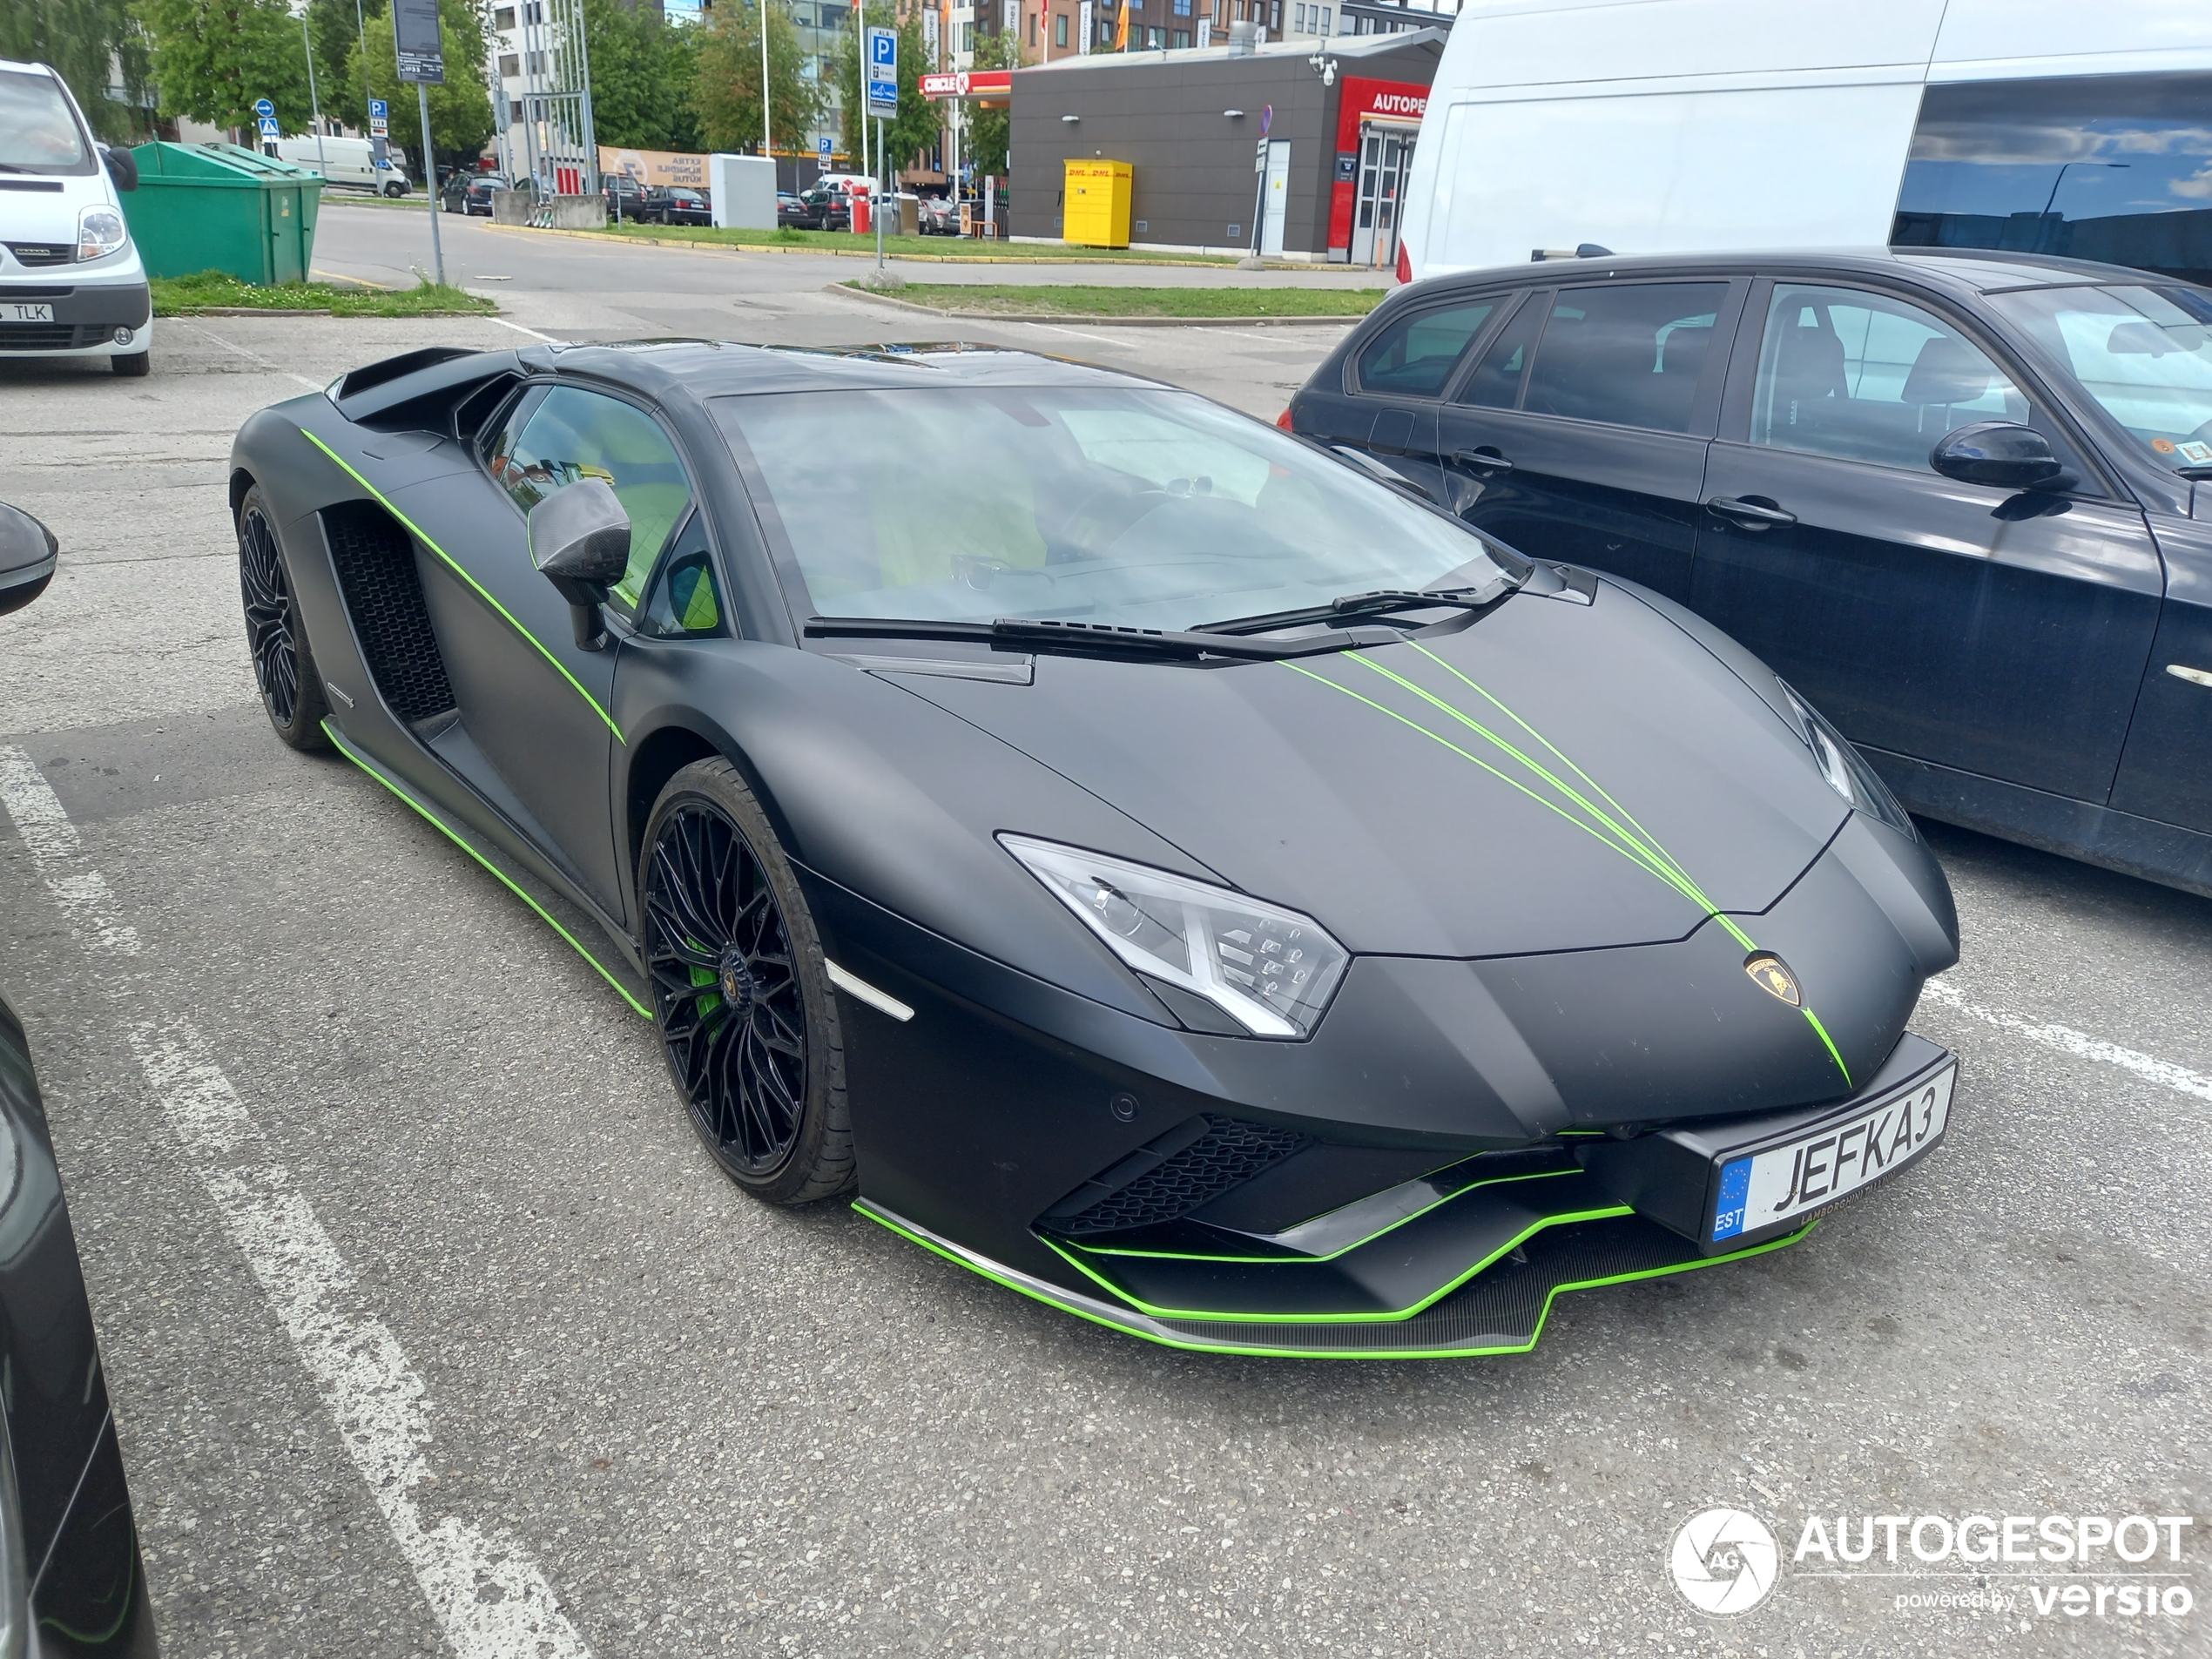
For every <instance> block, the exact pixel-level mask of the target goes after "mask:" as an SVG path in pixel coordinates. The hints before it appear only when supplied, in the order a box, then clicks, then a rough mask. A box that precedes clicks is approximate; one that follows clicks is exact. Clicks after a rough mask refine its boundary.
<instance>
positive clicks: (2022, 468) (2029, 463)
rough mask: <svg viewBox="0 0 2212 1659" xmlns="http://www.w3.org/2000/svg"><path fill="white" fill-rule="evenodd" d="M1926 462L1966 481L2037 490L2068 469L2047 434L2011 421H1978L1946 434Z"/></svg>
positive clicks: (1950, 475) (1940, 470)
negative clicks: (2054, 450)
mask: <svg viewBox="0 0 2212 1659" xmlns="http://www.w3.org/2000/svg"><path fill="white" fill-rule="evenodd" d="M1928 465H1929V466H1931V467H1932V468H1934V469H1935V470H1936V471H1937V472H1939V473H1940V474H1942V475H1943V476H1945V477H1946V478H1955V479H1957V480H1958V481H1959V482H1960V483H1962V484H1993V485H1995V486H1996V487H1997V488H1998V489H2036V488H2038V487H2039V486H2041V485H2045V484H2050V483H2054V482H2056V481H2057V480H2058V479H2059V478H2060V477H2061V476H2063V475H2064V474H2065V471H2066V469H2065V468H2064V467H2063V466H2062V465H2060V462H2059V458H2058V456H2057V455H2056V454H2054V452H2053V450H2052V448H2051V441H2050V440H2049V439H2048V438H2047V437H2045V436H2044V435H2042V434H2041V433H2040V432H2038V431H2037V430H2036V429H2035V428H2033V427H2029V426H2021V425H2019V424H2018V423H2017V422H2014V421H1975V422H1974V423H1973V425H1972V426H1962V427H1960V428H1959V429H1958V430H1957V431H1955V432H1952V433H1949V434H1947V435H1945V436H1944V437H1943V438H1942V439H1941V440H1940V441H1939V442H1938V443H1937V444H1936V447H1935V448H1933V449H1932V450H1930V451H1929V452H1928Z"/></svg>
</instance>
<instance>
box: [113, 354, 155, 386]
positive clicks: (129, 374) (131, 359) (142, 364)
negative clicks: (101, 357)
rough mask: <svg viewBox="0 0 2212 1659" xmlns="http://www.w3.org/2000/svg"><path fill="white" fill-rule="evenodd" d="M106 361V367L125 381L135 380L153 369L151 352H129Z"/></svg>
mask: <svg viewBox="0 0 2212 1659" xmlns="http://www.w3.org/2000/svg"><path fill="white" fill-rule="evenodd" d="M107 361H108V367H109V368H112V369H113V370H114V371H115V372H116V373H117V374H120V375H122V376H123V378H124V379H125V380H136V379H138V376H139V375H141V374H145V373H146V372H147V371H149V370H150V369H152V368H153V354H152V352H151V351H134V352H130V353H127V354H124V355H122V356H119V357H111V358H109V359H108V360H107Z"/></svg>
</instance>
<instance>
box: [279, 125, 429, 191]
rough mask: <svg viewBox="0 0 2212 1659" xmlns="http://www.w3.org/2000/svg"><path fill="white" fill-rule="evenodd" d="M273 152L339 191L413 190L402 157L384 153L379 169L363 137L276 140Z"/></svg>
mask: <svg viewBox="0 0 2212 1659" xmlns="http://www.w3.org/2000/svg"><path fill="white" fill-rule="evenodd" d="M276 152H277V159H278V160H280V161H288V162H290V163H292V165H293V166H295V167H313V168H314V170H315V171H316V172H319V173H320V174H321V175H322V176H323V179H324V182H325V183H327V184H331V185H337V186H339V187H341V189H347V190H369V191H374V192H376V193H377V194H378V195H380V196H404V195H406V194H407V193H408V191H410V190H412V189H413V188H414V187H415V185H414V183H413V181H412V180H411V179H408V176H407V158H406V157H405V156H404V155H403V154H402V153H401V152H398V151H396V150H393V151H388V152H387V154H388V162H387V165H384V166H383V167H381V168H380V167H378V166H377V165H376V156H375V151H374V148H373V147H372V146H371V145H370V143H369V141H368V139H367V138H316V137H315V136H314V134H313V133H309V134H308V135H307V137H306V138H279V139H278V140H277V141H276Z"/></svg>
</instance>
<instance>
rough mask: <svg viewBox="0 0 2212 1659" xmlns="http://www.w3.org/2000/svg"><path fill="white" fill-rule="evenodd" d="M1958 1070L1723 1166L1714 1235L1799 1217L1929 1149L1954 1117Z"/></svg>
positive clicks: (1758, 1229)
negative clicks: (1952, 1092) (1952, 1105)
mask: <svg viewBox="0 0 2212 1659" xmlns="http://www.w3.org/2000/svg"><path fill="white" fill-rule="evenodd" d="M1958 1079H1959V1068H1958V1067H1957V1066H1956V1065H1955V1064H1954V1065H1949V1066H1946V1067H1945V1068H1944V1069H1942V1070H1940V1071H1939V1072H1937V1073H1936V1074H1935V1075H1934V1076H1931V1077H1927V1078H1924V1079H1922V1080H1921V1081H1920V1082H1918V1083H1916V1084H1915V1085H1914V1086H1913V1087H1912V1089H1910V1090H1908V1091H1907V1092H1905V1094H1902V1095H1896V1096H1892V1097H1891V1098H1890V1099H1888V1100H1885V1101H1884V1102H1882V1103H1880V1104H1879V1105H1875V1106H1869V1107H1868V1108H1866V1109H1865V1110H1864V1111H1862V1112H1859V1113H1858V1114H1857V1115H1856V1116H1852V1117H1850V1118H1847V1119H1845V1120H1844V1122H1843V1123H1831V1124H1827V1125H1824V1126H1823V1127H1822V1128H1820V1129H1818V1130H1812V1131H1810V1132H1808V1133H1807V1134H1805V1135H1804V1136H1799V1137H1798V1138H1797V1139H1796V1140H1794V1141H1788V1142H1785V1143H1783V1144H1782V1145H1780V1146H1775V1147H1769V1148H1768V1149H1767V1150H1765V1151H1764V1152H1757V1153H1754V1154H1752V1155H1751V1156H1750V1157H1740V1158H1736V1159H1733V1160H1732V1161H1730V1163H1728V1164H1727V1165H1725V1166H1724V1167H1723V1169H1722V1170H1721V1181H1720V1197H1719V1199H1718V1201H1717V1202H1716V1204H1715V1205H1714V1209H1713V1238H1715V1240H1716V1241H1717V1240H1719V1239H1723V1238H1735V1237H1737V1235H1738V1234H1740V1233H1751V1232H1764V1231H1766V1230H1767V1229H1769V1228H1770V1227H1773V1226H1776V1225H1777V1224H1784V1223H1788V1222H1794V1221H1798V1220H1801V1219H1803V1218H1804V1217H1807V1216H1810V1215H1811V1213H1812V1212H1813V1211H1816V1210H1819V1209H1821V1208H1823V1207H1824V1206H1826V1205H1828V1204H1833V1203H1835V1202H1836V1200H1837V1199H1838V1198H1842V1197H1848V1196H1849V1195H1850V1194H1851V1193H1853V1192H1856V1191H1857V1190H1858V1189H1859V1188H1861V1187H1863V1186H1865V1184H1867V1183H1868V1182H1870V1181H1878V1180H1880V1179H1881V1178H1882V1177H1884V1176H1885V1175H1888V1174H1889V1173H1890V1172H1891V1171H1892V1170H1898V1169H1901V1168H1903V1167H1904V1166H1905V1164H1908V1163H1912V1162H1913V1161H1914V1160H1915V1159H1917V1158H1919V1157H1921V1156H1922V1155H1923V1154H1925V1152H1926V1151H1927V1150H1929V1148H1931V1147H1932V1146H1933V1145H1935V1143H1937V1142H1938V1141H1939V1140H1941V1139H1942V1138H1943V1131H1944V1126H1945V1125H1946V1123H1949V1122H1950V1120H1951V1087H1952V1084H1953V1083H1955V1082H1957V1081H1958Z"/></svg>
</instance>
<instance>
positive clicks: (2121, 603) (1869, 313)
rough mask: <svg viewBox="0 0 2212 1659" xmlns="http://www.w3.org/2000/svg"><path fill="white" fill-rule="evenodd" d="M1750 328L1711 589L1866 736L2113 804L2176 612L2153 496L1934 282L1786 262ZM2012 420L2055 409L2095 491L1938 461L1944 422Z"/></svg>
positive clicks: (2077, 466) (1720, 496) (1737, 630)
mask: <svg viewBox="0 0 2212 1659" xmlns="http://www.w3.org/2000/svg"><path fill="white" fill-rule="evenodd" d="M1743 334H1744V336H1745V337H1744V339H1743V341H1742V342H1741V343H1740V344H1739V346H1738V347H1737V352H1736V354H1735V355H1736V372H1735V374H1733V375H1732V376H1731V380H1730V392H1729V400H1728V404H1727V407H1726V408H1725V410H1724V412H1723V421H1724V424H1723V436H1722V437H1721V438H1720V439H1719V440H1718V441H1717V442H1715V444H1714V445H1713V448H1712V454H1711V455H1710V459H1709V461H1708V462H1707V466H1706V475H1705V495H1706V497H1707V502H1708V508H1707V510H1706V513H1705V515H1704V523H1703V528H1702V529H1701V530H1700V533H1699V537H1698V543H1697V561H1696V578H1695V581H1694V583H1693V584H1692V593H1691V604H1692V606H1693V608H1695V609H1696V610H1698V611H1699V612H1701V613H1702V614H1703V615H1704V616H1705V617H1708V618H1710V620H1711V621H1713V622H1715V623H1716V624H1718V625H1719V626H1720V627H1722V628H1723V629H1724V630H1726V631H1728V632H1730V633H1731V634H1733V635H1735V636H1736V637H1737V638H1738V639H1740V640H1742V641H1743V644H1746V645H1748V646H1750V649H1751V650H1753V651H1756V652H1757V653H1758V654H1759V655H1760V656H1761V657H1763V658H1765V659H1766V661H1767V662H1768V663H1770V664H1772V665H1773V667H1774V668H1775V670H1776V671H1777V672H1779V673H1780V674H1781V675H1782V677H1783V678H1785V679H1787V680H1788V681H1790V682H1791V685H1795V686H1796V687H1797V689H1798V690H1799V691H1802V692H1803V693H1804V695H1805V696H1806V697H1807V698H1810V699H1811V701H1812V702H1813V703H1814V704H1815V705H1817V707H1818V708H1820V709H1821V711H1823V712H1824V713H1825V714H1827V715H1828V716H1829V718H1831V719H1833V720H1834V721H1835V722H1836V724H1837V725H1839V726H1840V727H1842V729H1843V731H1844V733H1845V735H1847V736H1848V737H1850V738H1851V739H1852V740H1853V741H1854V742H1856V743H1858V744H1860V745H1864V746H1867V747H1871V748H1873V749H1877V750H1884V751H1887V752H1890V753H1891V754H1894V755H1903V756H1909V757H1911V758H1912V759H1916V760H1921V761H1925V762H1928V763H1930V764H1932V765H1939V766H1949V767H1955V768H1957V769H1959V770H1960V771H1963V772H1975V773H1979V774H1982V775H1984V776H1986V777H1991V778H1997V779H2004V780H2006V781H2007V782H2011V783H2015V784H2021V785H2025V786H2028V787H2030V788H2034V789H2041V790H2047V791H2050V792H2054V793H2056V794H2060V795H2066V796H2069V797H2072V798H2073V799H2078V800H2087V801H2094V802H2100V803H2101V802H2103V801H2104V800H2105V799H2106V798H2107V795H2108V794H2109V792H2110V791H2111V789H2112V785H2113V777H2114V769H2115V767H2116V766H2117V765H2118V762H2119V759H2120V751H2121V742H2122V740H2123V739H2124V738H2125V736H2126V733H2127V729H2128V714H2129V711H2130V710H2131V709H2132V708H2133V706H2134V701H2135V692H2136V689H2137V687H2138V686H2139V685H2141V680H2142V673H2143V665H2144V662H2145V659H2146V658H2147V657H2148V654H2149V650H2150V642H2151V635H2152V632H2153V631H2154V630H2155V627H2156V625H2157V621H2158V612H2159V602H2160V593H2161V585H2162V577H2161V569H2160V564H2159V558H2158V552H2157V550H2156V548H2155V546H2154V544H2153V543H2152V541H2151V537H2150V533H2149V529H2148V526H2147V525H2146V524H2145V523H2144V520H2143V516H2142V513H2141V509H2139V508H2138V507H2137V506H2136V505H2135V504H2134V502H2132V501H2130V500H2128V499H2125V498H2124V497H2122V496H2120V495H2119V494H2118V493H2117V492H2115V491H2114V490H2113V489H2110V488H2109V487H2108V486H2107V484H2106V483H2105V482H2103V480H2102V478H2101V473H2100V472H2099V470H2098V469H2095V468H2094V467H2093V466H2091V465H2090V464H2089V463H2088V462H2087V461H2085V460H2084V459H2083V458H2082V455H2081V452H2080V450H2079V449H2078V448H2076V447H2075V446H2074V442H2073V440H2072V439H2071V438H2070V437H2069V436H2068V435H2067V431H2066V430H2065V428H2064V426H2063V423H2062V422H2060V421H2058V420H2057V419H2056V418H2055V417H2054V415H2052V414H2051V413H2050V411H2049V408H2047V403H2046V401H2044V400H2042V399H2041V398H2040V397H2039V395H2037V394H2036V393H2035V392H2034V391H2033V388H2032V385H2031V382H2030V381H2029V380H2028V378H2027V376H2026V375H2024V374H2022V373H2021V372H2020V370H2019V369H2018V368H2017V367H2015V366H2012V365H2010V364H2008V363H2007V362H2006V361H2005V360H2004V357H2003V354H2001V353H2000V351H1999V350H1998V348H1996V347H1994V345H1993V343H1992V342H1991V341H1989V340H1988V339H1987V338H1986V337H1984V336H1982V335H1980V334H1979V333H1978V332H1976V331H1973V329H1972V328H1971V327H1970V325H1969V322H1968V320H1967V319H1966V318H1964V317H1963V316H1961V315H1959V314H1953V313H1952V312H1951V311H1950V310H1949V309H1948V308H1947V307H1942V306H1941V305H1940V302H1939V301H1938V300H1935V299H1933V298H1932V296H1926V295H1920V296H1918V297H1916V298H1907V297H1905V295H1904V294H1901V293H1893V292H1889V291H1886V290H1882V289H1878V288H1875V287H1858V286H1849V285H1846V284H1845V283H1844V282H1841V281H1836V282H1821V281H1816V280H1805V281H1782V280H1777V281H1775V282H1774V283H1772V284H1771V285H1764V284H1763V285H1762V290H1761V292H1760V293H1758V294H1757V295H1755V296H1754V300H1753V304H1752V307H1751V309H1750V314H1748V315H1747V317H1746V320H1745V321H1744V323H1743ZM1754 336H1756V341H1755V340H1754ZM1991 420H1997V421H2005V420H2010V421H2023V422H2026V423H2028V424H2031V425H2034V426H2036V427H2038V428H2040V430H2042V431H2043V432H2044V433H2045V434H2046V435H2047V436H2049V437H2050V438H2051V439H2052V442H2053V444H2054V448H2057V449H2058V450H2059V452H2060V455H2061V457H2062V458H2063V459H2065V460H2067V463H2068V466H2069V469H2070V470H2071V471H2072V473H2073V474H2074V476H2075V478H2076V479H2077V480H2078V481H2079V482H2078V484H2077V487H2076V488H2074V489H2070V490H2060V491H2050V492H2038V493H2034V494H2028V495H2021V494H2015V493H2013V492H2012V491H2009V490H2006V489H1999V488H1995V487H1992V486H1985V485H1979V484H1967V483H1959V482H1954V481H1953V480H1951V479H1948V478H1945V477H1942V476H1940V475H1938V474H1937V473H1936V472H1935V471H1934V469H1932V467H1931V466H1930V465H1929V462H1928V455H1929V451H1930V450H1931V449H1932V448H1933V447H1934V445H1935V444H1936V442H1938V441H1939V439H1941V438H1942V437H1943V436H1944V435H1946V433H1948V432H1950V431H1952V430H1954V429H1955V428H1959V427H1961V426H1965V425H1967V424H1969V423H1970V422H1973V421H1991ZM1905 788H1906V792H1907V793H1908V794H1911V793H1912V792H1913V791H1912V787H1911V785H1910V783H1909V781H1908V782H1906V783H1905Z"/></svg>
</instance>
